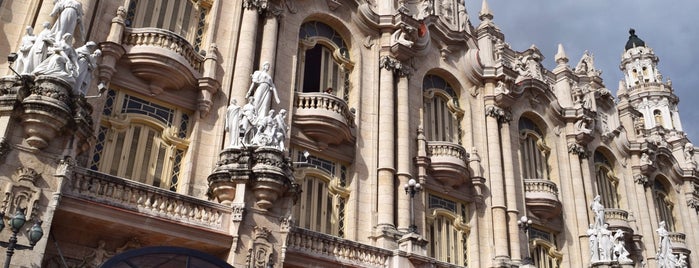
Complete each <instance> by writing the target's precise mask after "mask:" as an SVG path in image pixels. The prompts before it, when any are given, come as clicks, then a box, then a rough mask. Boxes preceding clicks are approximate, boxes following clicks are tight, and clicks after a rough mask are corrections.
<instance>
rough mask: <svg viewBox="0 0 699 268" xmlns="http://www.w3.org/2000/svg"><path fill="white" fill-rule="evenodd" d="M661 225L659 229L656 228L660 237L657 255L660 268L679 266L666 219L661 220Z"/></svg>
mask: <svg viewBox="0 0 699 268" xmlns="http://www.w3.org/2000/svg"><path fill="white" fill-rule="evenodd" d="M659 225H660V226H659V227H658V229H657V230H655V232H657V233H658V236H659V237H660V243H659V245H658V254H657V255H656V259H657V260H658V268H677V267H678V266H677V262H678V260H677V257H676V256H675V254H672V241H670V233H669V232H668V231H667V229H666V228H665V221H661V222H660V224H659Z"/></svg>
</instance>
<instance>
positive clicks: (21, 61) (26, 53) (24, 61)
mask: <svg viewBox="0 0 699 268" xmlns="http://www.w3.org/2000/svg"><path fill="white" fill-rule="evenodd" d="M33 32H34V28H32V27H31V26H27V28H26V34H25V35H24V36H23V37H22V40H20V44H19V51H17V60H15V63H14V69H15V71H17V72H19V73H21V74H27V73H29V72H30V71H29V70H31V69H33V67H34V66H32V65H31V64H32V55H31V49H32V47H33V46H34V42H35V41H36V36H34V33H33Z"/></svg>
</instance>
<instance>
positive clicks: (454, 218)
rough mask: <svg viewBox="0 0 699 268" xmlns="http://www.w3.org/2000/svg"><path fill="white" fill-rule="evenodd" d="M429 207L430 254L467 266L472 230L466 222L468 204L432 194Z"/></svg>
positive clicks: (438, 258)
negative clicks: (469, 239)
mask: <svg viewBox="0 0 699 268" xmlns="http://www.w3.org/2000/svg"><path fill="white" fill-rule="evenodd" d="M428 209H429V214H428V215H429V216H428V217H427V232H428V235H429V241H430V244H429V250H428V251H429V254H430V256H432V257H433V258H435V259H437V260H440V261H444V262H448V263H452V264H456V265H463V266H466V265H467V263H468V250H467V247H466V243H467V238H468V233H469V230H470V228H469V227H468V225H466V224H465V223H464V219H465V218H466V214H467V212H466V204H463V203H458V202H455V201H452V200H449V199H445V198H442V197H439V196H436V195H431V194H430V195H429V205H428Z"/></svg>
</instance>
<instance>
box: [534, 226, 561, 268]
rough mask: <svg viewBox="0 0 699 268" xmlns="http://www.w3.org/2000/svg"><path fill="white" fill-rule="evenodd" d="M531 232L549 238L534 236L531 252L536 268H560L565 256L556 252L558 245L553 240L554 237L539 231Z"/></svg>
mask: <svg viewBox="0 0 699 268" xmlns="http://www.w3.org/2000/svg"><path fill="white" fill-rule="evenodd" d="M531 231H534V232H535V233H541V234H546V235H548V236H549V238H548V239H547V238H542V237H538V236H536V234H534V235H533V236H532V240H531V241H530V246H531V249H530V250H531V258H532V262H533V264H534V267H538V268H559V267H560V263H561V260H562V259H563V254H562V253H561V252H560V251H558V250H556V245H555V244H554V242H553V241H552V240H551V239H552V238H553V237H552V235H551V234H549V233H547V232H544V231H540V230H537V229H532V230H531Z"/></svg>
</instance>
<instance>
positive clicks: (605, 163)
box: [595, 151, 619, 208]
mask: <svg viewBox="0 0 699 268" xmlns="http://www.w3.org/2000/svg"><path fill="white" fill-rule="evenodd" d="M595 182H596V184H597V194H599V195H600V197H602V205H604V207H605V208H619V195H618V193H617V186H618V185H619V178H617V177H616V176H615V175H614V171H613V170H612V164H611V162H610V161H609V160H608V159H607V157H606V156H604V154H602V153H601V152H599V151H595Z"/></svg>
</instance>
